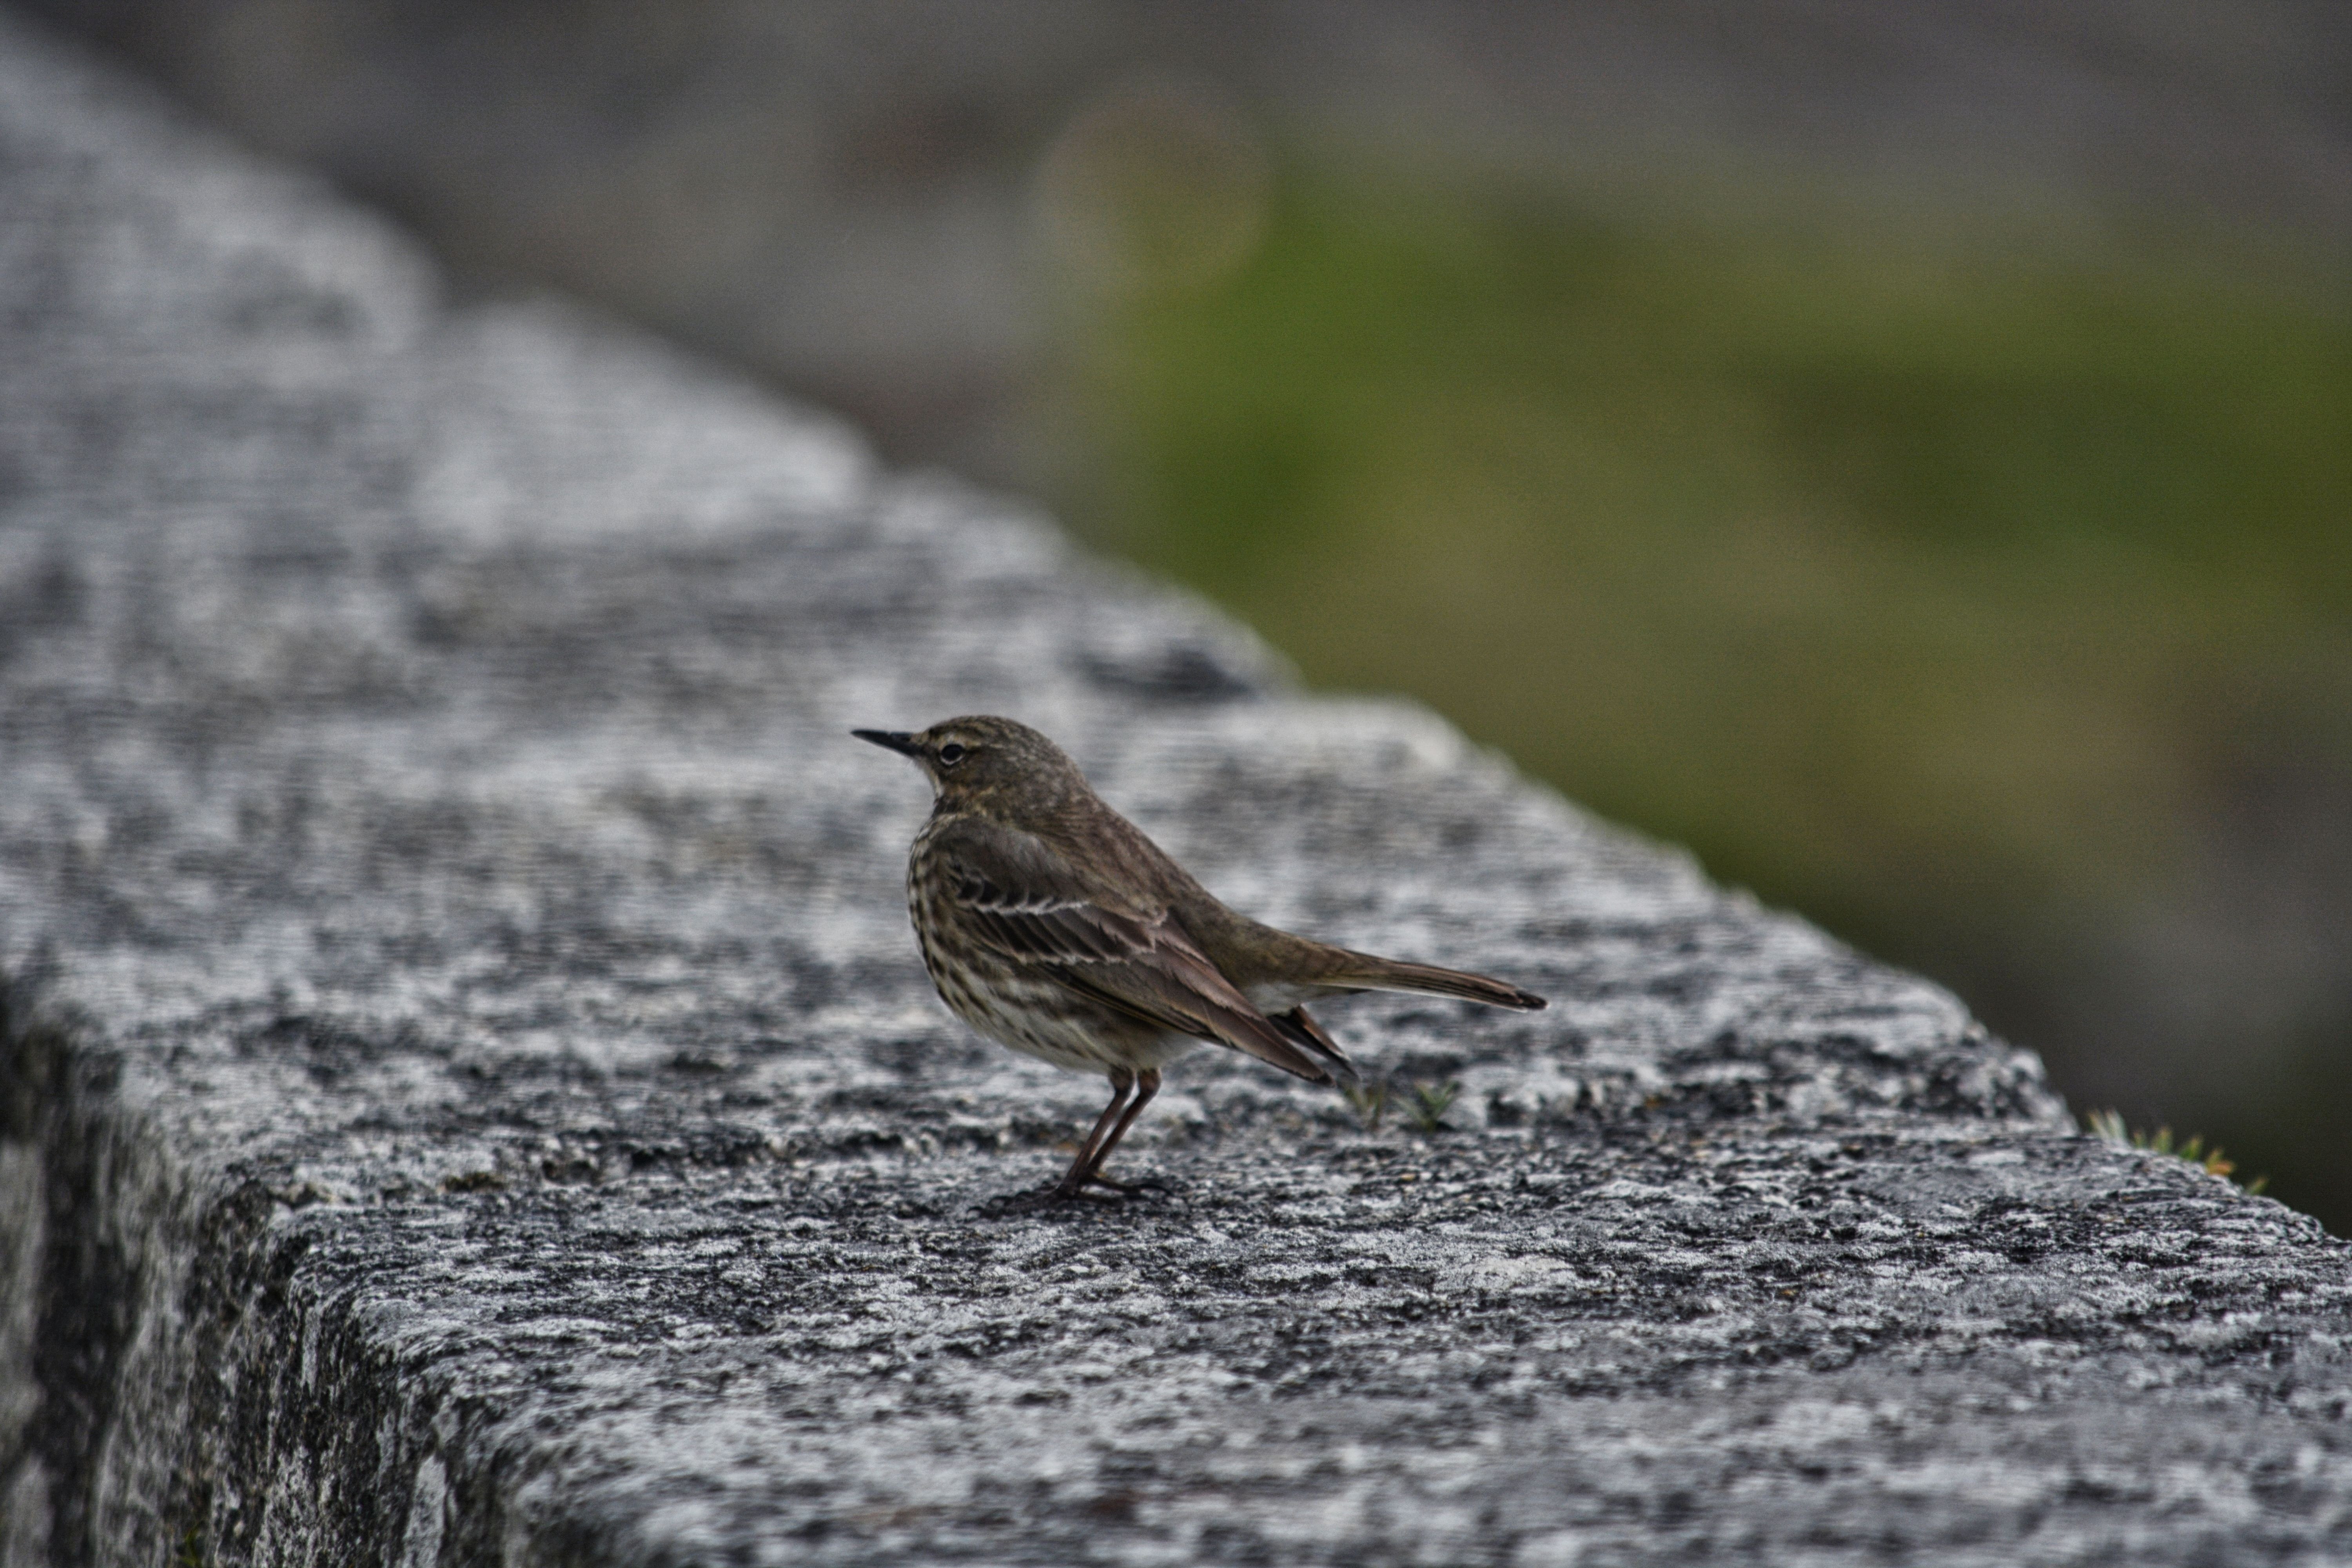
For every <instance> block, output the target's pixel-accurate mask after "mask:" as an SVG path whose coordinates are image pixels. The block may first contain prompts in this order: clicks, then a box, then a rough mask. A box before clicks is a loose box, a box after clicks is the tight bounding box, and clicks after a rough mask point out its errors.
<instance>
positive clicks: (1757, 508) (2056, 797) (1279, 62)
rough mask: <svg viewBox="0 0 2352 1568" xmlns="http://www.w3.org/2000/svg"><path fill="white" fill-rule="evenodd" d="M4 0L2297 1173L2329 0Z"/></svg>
mask: <svg viewBox="0 0 2352 1568" xmlns="http://www.w3.org/2000/svg"><path fill="white" fill-rule="evenodd" d="M22 3H25V4H29V5H31V6H32V7H33V8H34V9H36V10H37V11H39V12H41V13H43V14H45V15H47V16H49V17H50V18H51V19H52V20H54V21H55V22H57V23H58V24H59V25H61V26H65V27H68V28H70V29H74V30H76V31H78V32H79V34H80V35H81V36H83V37H87V38H89V39H91V40H93V41H95V42H97V43H98V44H99V45H100V46H101V47H108V48H111V49H114V50H118V51H121V52H122V53H124V54H126V55H128V56H130V57H131V58H133V59H134V60H136V61H137V62H139V63H140V64H142V66H143V67H144V68H146V69H147V70H148V71H149V72H150V73H151V74H152V76H153V77H154V78H155V79H158V80H159V81H161V82H163V83H164V84H166V85H167V86H168V88H169V89H170V90H172V91H173V92H176V93H178V94H179V95H181V96H182V97H183V98H184V100H187V101H188V102H189V103H191V104H192V105H194V107H195V108H196V109H197V110H200V111H201V112H202V113H203V114H204V115H205V117H206V118H207V119H208V120H209V121H213V122H215V123H217V124H220V125H223V126H226V127H228V128H230V130H231V131H232V132H233V133H234V134H236V135H237V136H240V137H242V138H244V139H246V140H247V141H250V142H254V143H256V144H257V145H259V146H261V147H263V148H266V149H268V150H269V151H272V152H275V153H280V154H283V155H286V156H289V157H292V158H297V159H301V160H305V161H307V162H308V163H310V164H311V165H312V166H314V167H317V168H319V169H321V170H323V171H325V172H326V173H327V174H329V175H330V176H331V177H332V178H334V179H336V180H338V181H340V182H341V183H342V184H345V185H346V186H348V187H349V188H350V189H352V191H353V192H355V193H356V194H357V195H361V196H362V197H364V198H365V199H367V200H370V201H373V202H376V203H379V204H381V205H383V206H385V207H386V208H388V209H389V210H391V211H393V212H394V213H396V214H398V215H399V216H401V217H402V218H403V219H404V221H406V222H408V223H410V224H412V225H414V226H415V227H416V228H417V229H418V230H419V231H420V232H421V233H422V234H423V235H424V236H425V237H426V238H427V239H428V240H429V241H430V242H431V243H432V244H433V246H434V247H436V250H437V251H438V252H439V254H440V255H441V256H442V257H443V258H446V260H447V262H448V263H449V264H450V266H451V268H452V269H453V272H454V274H455V275H456V277H457V279H459V281H460V286H461V287H464V288H467V289H540V288H544V287H547V286H553V287H556V288H560V289H564V290H566V291H568V292H570V293H571V294H572V295H574V296H577V297H581V298H584V299H587V300H594V301H598V302H600V303H601V304H602V305H603V306H604V307H605V308H607V309H610V310H614V311H617V312H620V313H623V314H625V315H627V316H629V317H631V318H634V319H635V320H637V321H642V322H644V323H646V324H647V325H649V326H651V327H653V328H654V329H656V330H657V331H662V332H664V333H667V334H668V335H670V336H672V337H674V338H676V339H678V340H681V341H684V342H688V343H692V344H695V345H698V346H699V347H701V348H702V349H704V350H706V351H708V352H709V353H714V354H717V355H721V356H725V357H726V358H728V359H729V360H730V361H731V362H733V363H738V364H740V365H742V366H744V367H746V368H747V369H749V370H750V371H751V372H752V373H754V374H760V375H761V376H764V377H766V378H768V379H769V380H770V381H771V382H772V384H775V385H777V386H780V387H782V388H784V389H786V390H788V391H790V392H792V393H793V394H795V395H803V396H806V397H809V398H811V399H813V400H814V401H816V402H818V403H821V404H823V405H826V406H828V407H831V408H834V409H835V410H838V411H840V412H842V413H844V414H845V415H847V416H850V417H852V418H853V419H855V420H856V422H857V423H858V424H859V425H860V426H861V427H862V428H863V429H865V430H866V432H868V433H869V434H871V435H872V436H873V437H875V438H876V439H877V442H878V443H879V444H880V445H881V447H882V448H883V450H884V452H885V454H886V456H887V457H888V458H890V459H891V460H893V461H896V462H900V463H915V464H936V465H940V466H942V467H945V468H950V469H951V470H953V471H956V472H959V473H961V474H965V475H968V476H971V477H974V478H977V479H981V480H982V481H984V482H989V483H994V484H1002V485H1004V486H1007V487H1010V488H1012V489H1016V490H1019V491H1023V492H1025V493H1030V494H1042V495H1045V496H1046V497H1047V498H1049V499H1050V500H1052V501H1053V502H1054V503H1055V506H1056V509H1057V510H1058V511H1059V513H1060V515H1061V516H1062V517H1063V518H1064V520H1065V521H1067V522H1068V523H1069V525H1070V526H1072V527H1073V528H1074V529H1076V531H1079V532H1080V533H1081V534H1082V535H1084V536H1085V537H1087V539H1089V540H1091V541H1093V542H1095V543H1097V545H1099V546H1100V547H1102V548H1104V549H1106V550H1108V551H1111V552H1118V553H1120V554H1124V555H1128V556H1130V557H1132V558H1134V559H1136V560H1139V561H1141V562H1143V563H1147V564H1149V565H1150V566H1152V567H1155V568H1157V569H1159V570H1160V571H1163V572H1166V573H1168V574H1171V575H1173V576H1175V577H1177V578H1180V579H1181V580H1182V581H1184V582H1187V583H1190V584H1193V585H1195V586H1197V587H1198V588H1200V589H1201V590H1202V591H1203V592H1204V593H1206V594H1208V595H1212V596H1213V597H1214V598H1216V599H1217V600H1219V601H1220V602H1222V603H1223V604H1225V605H1229V606H1231V607H1232V608H1233V609H1234V611H1235V612H1237V613H1238V614H1240V615H1241V616H1244V617H1245V618H1247V619H1248V620H1249V621H1250V622H1251V623H1252V624H1253V625H1255V626H1256V627H1257V628H1258V630H1259V631H1260V632H1261V633H1263V634H1264V635H1265V637H1267V638H1269V639H1270V640H1271V641H1272V642H1273V643H1275V644H1276V646H1277V647H1280V648H1282V649H1283V650H1284V651H1285V652H1286V653H1287V654H1288V655H1289V656H1290V658H1293V659H1294V660H1296V662H1297V665H1298V667H1299V668H1300V669H1301V670H1302V671H1303V672H1304V673H1305V675H1306V677H1307V679H1309V680H1311V681H1313V682H1315V683H1316V684H1318V685H1319V686H1324V687H1339V688H1355V689H1375V690H1401V691H1405V692H1410V693H1412V694H1414V695H1416V696H1419V697H1421V698H1422V699H1423V700H1426V701H1428V702H1429V703H1431V704H1432V705H1433V706H1434V707H1435V708H1437V709H1438V710H1441V711H1442V712H1444V714H1446V715H1447V716H1449V717H1450V718H1452V719H1453V720H1454V721H1457V722H1458V723H1460V724H1461V725H1462V726H1463V727H1464V728H1465V729H1466V730H1467V731H1469V732H1470V733H1471V734H1473V735H1474V736H1475V737H1477V738H1478V739H1480V740H1482V741H1485V742H1490V743H1492V744H1495V745H1496V746H1499V747H1502V748H1504V749H1505V750H1507V752H1509V753H1510V754H1511V755H1512V756H1513V757H1514V758H1516V759H1517V761H1518V762H1519V763H1521V764H1522V765H1524V766H1525V767H1527V768H1528V769H1530V770H1531V771H1533V772H1535V773H1539V774H1540V775H1542V776H1543V777H1545V778H1548V779H1549V780H1551V781H1553V782H1554V783H1556V784H1559V787H1560V788H1561V789H1562V790H1563V791H1565V792H1566V793H1567V794H1568V795H1570V796H1571V797H1573V798H1574V799H1576V800H1579V801H1580V802H1582V803H1584V804H1586V805H1590V806H1591V807H1592V808H1594V809H1596V810H1598V811H1600V812H1601V813H1603V814H1605V815H1607V816H1612V817H1614V818H1616V819H1618V820H1620V821H1622V822H1625V823H1629V824H1632V825H1633V826H1637V827H1639V828H1642V829H1643V830H1645V831H1647V832H1649V833H1652V834H1654V835H1655V836H1657V837H1661V838H1664V839H1669V840H1674V841H1676V842H1680V843H1683V844H1686V845H1689V846H1691V847H1693V848H1695V849H1696V851H1697V853H1698V854H1699V855H1700V856H1701V857H1702V858H1703V859H1704V860H1705V862H1706V866H1707V868H1708V869H1709V870H1710V871H1711V872H1713V873H1714V874H1715V875H1716V876H1717V877H1718V878H1721V879H1726V880H1728V881H1731V882H1734V883H1738V884H1743V885H1745V886H1747V887H1748V888H1750V889H1754V890H1755V891H1756V892H1757V893H1758V894H1759V895H1760V896H1761V897H1763V898H1765V899H1766V900H1770V901H1772V902H1774V903H1777V904H1781V905H1785V906H1788V907H1791V908H1794V909H1796V910H1800V911H1801V912H1803V913H1804V914H1806V915H1808V916H1810V917H1811V918H1812V919H1814V920H1815V921H1819V922H1821V923H1822V924H1823V925H1825V926H1826V927H1828V928H1829V929H1830V930H1831V931H1834V932H1836V933H1838V934H1840V935H1841V936H1843V937H1845V938H1847V939H1849V940H1851V941H1852V942H1854V943H1856V944H1857V945H1859V946H1861V947H1863V948H1864V949H1867V950H1869V951H1871V952H1875V953H1878V954H1880V955H1882V956H1884V957H1886V958H1889V959H1892V960H1895V961H1896V962H1899V963H1905V964H1908V965H1910V966H1912V967H1915V968H1916V969H1918V970H1921V971H1923V972H1925V973H1927V974H1929V975H1932V976H1934V977H1935V978H1937V979H1938V980H1941V981H1943V982H1945V983H1946V984H1949V985H1950V986H1952V987H1953V988H1954V989H1955V990H1957V991H1958V993H1959V994H1961V995H1962V996H1963V997H1965V998H1966V999H1967V1000H1968V1002H1969V1004H1970V1005H1972V1006H1974V1007H1975V1008H1976V1009H1977V1010H1978V1011H1979V1014H1981V1015H1982V1016H1984V1017H1985V1018H1986V1019H1987V1020H1988V1021H1989V1022H1990V1024H1991V1025H1992V1026H1995V1027H1996V1028H1997V1029H1999V1030H2000V1031H2001V1032H2002V1033H2004V1034H2006V1035H2008V1036H2009V1037H2011V1038H2013V1039H2015V1040H2017V1041H2019V1042H2021V1043H2022V1044H2024V1045H2028V1046H2031V1047H2035V1048H2037V1049H2038V1050H2040V1051H2041V1052H2042V1055H2043V1057H2044V1058H2045V1059H2046V1060H2047V1061H2048V1062H2049V1064H2050V1067H2051V1069H2052V1074H2053V1079H2054V1080H2055V1081H2056V1083H2057V1085H2058V1087H2059V1088H2060V1089H2062V1090H2063V1092H2064V1093H2065V1094H2066V1095H2067V1097H2068V1098H2069V1100H2070V1101H2071V1102H2072V1104H2073V1105H2074V1108H2075V1109H2076V1110H2077V1111H2089V1110H2097V1109H2102V1108H2113V1109H2115V1110H2119V1111H2120V1112H2122V1113H2123V1115H2124V1116H2125V1117H2126V1119H2127V1120H2128V1121H2130V1122H2131V1123H2133V1124H2135V1125H2137V1126H2139V1127H2141V1128H2145V1129H2149V1130H2153V1129H2154V1128H2156V1127H2158V1126H2159V1125H2164V1124H2170V1125H2171V1126H2173V1127H2174V1128H2175V1129H2177V1130H2178V1131H2179V1132H2180V1133H2182V1134H2183V1135H2186V1134H2189V1133H2191V1132H2194V1133H2200V1134H2202V1135H2204V1136H2205V1137H2206V1138H2208V1139H2210V1140H2218V1141H2219V1142H2221V1143H2222V1144H2224V1145H2225V1146H2226V1147H2227V1148H2228V1149H2229V1150H2230V1151H2231V1153H2232V1154H2233V1155H2234V1156H2236V1158H2237V1159H2238V1160H2239V1162H2240V1165H2241V1171H2240V1173H2241V1174H2242V1175H2244V1176H2252V1175H2256V1174H2262V1173H2267V1174H2268V1175H2269V1176H2270V1177H2271V1178H2272V1186H2271V1190H2272V1191H2273V1193H2275V1194H2277V1195H2278V1196H2280V1197H2282V1198H2284V1199H2285V1200H2286V1201H2288V1202H2290V1203H2293V1204H2295V1205H2299V1206H2301V1207H2303V1208H2305V1209H2307V1210H2309V1211H2310V1212H2312V1213H2314V1214H2316V1215H2320V1216H2321V1217H2323V1218H2324V1219H2326V1221H2327V1223H2328V1224H2329V1225H2330V1226H2332V1227H2333V1228H2334V1229H2335V1230H2336V1231H2337V1232H2338V1233H2339V1234H2347V1235H2352V1171H2347V1162H2346V1160H2345V1158H2344V1151H2345V1149H2346V1148H2347V1146H2352V98H2347V95H2346V93H2345V91H2344V84H2345V83H2346V82H2347V80H2352V7H2347V6H2346V5H2343V4H2342V0H2173V3H2168V4H2164V5H2147V4H2138V3H2137V0H2081V3H2079V4H2076V5H2068V6H2063V7H2030V6H2021V5H2010V4H2005V3H2004V0H1753V3H1751V4H1748V5H1739V6H1724V5H1712V4H1708V3H1707V0H1491V3H1487V4H1481V5H1475V6H1472V5H1457V6H1432V5H1421V4H1417V3H1412V0H1235V3H1234V4H1227V5H1213V6H1149V5H1135V4H1125V3H1120V0H992V4H990V5H964V4H952V3H947V4H942V3H926V0H800V3H796V4H792V5H782V4H773V3H770V0H667V3H665V4H662V5H646V4H643V3H642V0H435V3H431V4H423V5H419V4H413V3H408V0H22ZM910 717H919V716H910Z"/></svg>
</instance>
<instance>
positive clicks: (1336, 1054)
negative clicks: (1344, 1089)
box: [1266, 1007, 1359, 1083]
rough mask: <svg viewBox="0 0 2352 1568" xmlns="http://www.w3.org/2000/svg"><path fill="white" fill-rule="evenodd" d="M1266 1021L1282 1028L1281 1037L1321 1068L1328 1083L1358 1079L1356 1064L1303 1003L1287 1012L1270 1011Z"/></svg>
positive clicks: (1348, 1081) (1349, 1081) (1351, 1081)
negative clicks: (1326, 1032)
mask: <svg viewBox="0 0 2352 1568" xmlns="http://www.w3.org/2000/svg"><path fill="white" fill-rule="evenodd" d="M1266 1017H1267V1019H1268V1021H1269V1022H1271V1023H1272V1024H1273V1025H1274V1026H1275V1027H1276V1028H1277V1029H1279V1030H1281V1031H1282V1035H1283V1037H1284V1038H1285V1039H1286V1040H1288V1041H1289V1042H1290V1043H1291V1044H1293V1045H1295V1046H1297V1047H1300V1048H1301V1049H1303V1050H1305V1051H1306V1052H1307V1054H1308V1055H1309V1056H1310V1057H1312V1058H1314V1059H1315V1061H1316V1063H1317V1065H1318V1066H1319V1067H1321V1068H1323V1069H1324V1071H1325V1074H1326V1077H1325V1079H1324V1081H1325V1082H1327V1083H1354V1082H1356V1081H1357V1080H1358V1076H1359V1075H1358V1074H1357V1072H1356V1064H1355V1063H1353V1062H1351V1061H1349V1059H1348V1053H1347V1052H1345V1051H1343V1050H1341V1049H1340V1048H1339V1041H1337V1040H1335V1039H1333V1038H1332V1037H1330V1036H1328V1035H1327V1034H1325V1033H1324V1032H1323V1026H1322V1025H1320V1024H1318V1023H1317V1022H1316V1021H1315V1019H1314V1016H1312V1015H1311V1014H1309V1013H1308V1012H1307V1009H1306V1008H1304V1007H1293V1008H1291V1009H1290V1011H1288V1012H1286V1013H1269V1014H1267V1015H1266Z"/></svg>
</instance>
